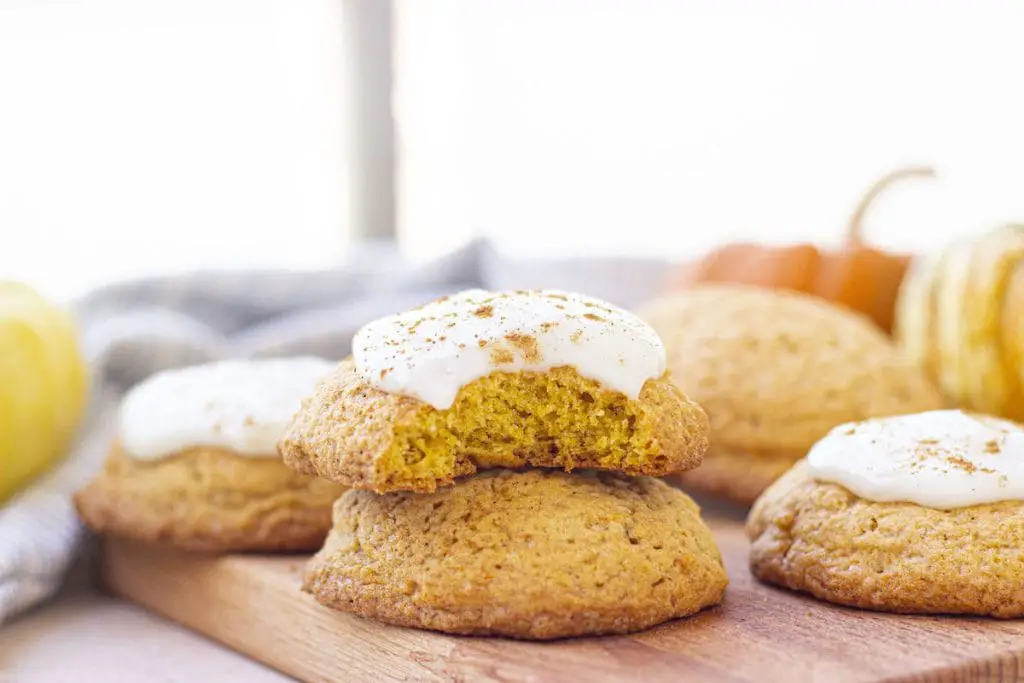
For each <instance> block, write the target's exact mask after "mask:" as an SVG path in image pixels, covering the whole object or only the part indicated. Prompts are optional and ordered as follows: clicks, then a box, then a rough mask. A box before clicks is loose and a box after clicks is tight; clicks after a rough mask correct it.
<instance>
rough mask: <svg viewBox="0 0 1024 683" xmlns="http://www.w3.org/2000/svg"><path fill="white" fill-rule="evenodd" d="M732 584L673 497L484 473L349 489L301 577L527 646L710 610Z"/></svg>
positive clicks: (695, 515)
mask: <svg viewBox="0 0 1024 683" xmlns="http://www.w3.org/2000/svg"><path fill="white" fill-rule="evenodd" d="M727 582H728V580H727V578H726V574H725V570H724V569H723V566H722V560H721V558H720V556H719V552H718V548H717V546H716V545H715V541H714V538H713V537H712V536H711V532H710V531H709V530H708V528H707V527H706V526H705V525H704V523H703V521H701V519H700V511H699V510H698V508H697V506H696V504H694V502H693V501H692V500H690V499H689V498H688V497H687V496H686V495H685V494H684V493H682V492H681V491H679V490H677V489H674V488H672V487H670V486H668V485H666V484H665V483H663V482H661V481H659V480H657V479H651V478H648V477H637V478H630V477H625V476H622V475H619V474H615V473H610V472H601V473H595V472H593V471H590V472H586V473H574V474H566V473H564V472H560V471H557V470H527V471H523V472H514V471H510V470H490V471H487V472H484V473H481V474H479V475H477V476H475V477H471V478H469V479H466V480H465V481H461V482H460V483H459V485H458V486H454V487H449V488H445V489H441V490H439V491H437V492H435V493H432V494H421V493H407V492H402V493H391V494H386V495H374V494H372V493H368V492H364V491H348V492H347V493H345V495H343V496H342V497H341V498H340V499H339V500H338V502H337V504H336V505H335V509H334V528H333V530H332V531H331V534H330V536H329V537H328V539H327V542H326V543H325V545H324V548H323V550H321V551H320V552H319V553H317V555H316V556H314V557H313V559H312V560H311V561H310V562H309V565H308V567H307V569H306V572H305V576H304V588H305V590H306V591H308V592H310V593H312V594H313V595H314V596H315V597H316V599H317V600H318V601H319V602H320V603H321V604H323V605H326V606H328V607H333V608H335V609H339V610H343V611H346V612H352V613H355V614H359V615H361V616H364V617H371V618H374V619H378V620H380V621H384V622H387V623H391V624H397V625H400V626H412V627H417V628H425V629H433V630H438V631H446V632H449V633H463V634H473V635H501V636H511V637H513V638H530V639H549V638H561V637H567V636H582V635H598V634H606V633H625V632H629V631H637V630H640V629H644V628H648V627H650V626H654V625H655V624H659V623H661V622H663V621H667V620H669V619H675V618H677V617H683V616H687V615H689V614H693V613H695V612H697V611H699V610H701V609H703V608H705V607H708V606H710V605H714V604H716V603H718V602H719V601H720V600H721V599H722V595H723V592H724V591H725V587H726V583H727Z"/></svg>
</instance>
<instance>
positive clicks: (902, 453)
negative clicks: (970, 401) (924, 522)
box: [807, 410, 1024, 510]
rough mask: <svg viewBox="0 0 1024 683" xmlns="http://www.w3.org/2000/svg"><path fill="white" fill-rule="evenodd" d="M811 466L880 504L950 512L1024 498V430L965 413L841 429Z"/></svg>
mask: <svg viewBox="0 0 1024 683" xmlns="http://www.w3.org/2000/svg"><path fill="white" fill-rule="evenodd" d="M807 464H808V469H809V472H810V474H811V476H813V477H814V478H815V479H818V480H820V481H826V482H832V483H835V484H839V485H841V486H844V487H846V488H847V489H849V490H850V491H852V492H853V493H855V494H857V495H858V496H860V497H861V498H865V499H867V500H872V501H876V502H896V501H902V502H909V503H917V504H918V505H923V506H926V507H931V508H937V509H940V510H949V509H953V508H959V507H968V506H971V505H983V504H986V503H997V502H1000V501H1008V500H1012V501H1019V500H1024V428H1022V427H1021V426H1020V425H1018V424H1015V423H1013V422H1009V421H1007V420H1000V419H997V418H994V417H987V416H983V415H974V414H968V413H964V412H962V411H959V410H935V411H931V412H926V413H918V414H916V415H904V416H900V417H887V418H879V419H873V420H866V421H864V422H854V423H850V424H846V425H841V426H839V427H836V428H835V429H833V430H832V431H831V432H829V434H828V435H827V436H826V437H825V438H824V439H822V440H821V441H819V442H818V443H817V444H815V445H814V447H813V448H811V450H810V452H809V453H808V455H807Z"/></svg>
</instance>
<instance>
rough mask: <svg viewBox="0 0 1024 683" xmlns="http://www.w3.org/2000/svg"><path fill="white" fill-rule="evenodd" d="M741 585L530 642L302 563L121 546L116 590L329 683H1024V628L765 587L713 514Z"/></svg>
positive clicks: (114, 565) (740, 541) (736, 523)
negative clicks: (328, 588)
mask: <svg viewBox="0 0 1024 683" xmlns="http://www.w3.org/2000/svg"><path fill="white" fill-rule="evenodd" d="M706 516H707V518H708V521H709V523H710V524H711V526H712V528H713V529H714V530H715V533H716V535H717V537H718V541H719V544H720V546H721V548H722V552H723V554H724V555H725V559H726V564H727V567H728V570H729V576H730V579H731V582H732V583H731V584H730V586H729V590H728V592H727V594H726V600H725V603H724V604H723V605H721V606H720V607H717V608H714V609H711V610H708V611H706V612H703V613H701V614H700V615H698V616H696V617H693V618H690V619H684V620H680V621H675V622H671V623H669V624H665V625H662V626H660V627H657V628H654V629H651V630H649V631H646V632H643V633H638V634H634V635H631V636H617V637H607V638H582V639H575V640H564V641H557V642H552V643H529V642H518V641H512V640H503V639H497V638H473V637H453V636H445V635H441V634H437V633H431V632H427V631H418V630H415V629H403V628H397V627H392V626H385V625H383V624H378V623H376V622H373V621H370V620H366V619H361V618H358V617H354V616H350V615H347V614H339V613H335V612H332V611H330V610H327V609H325V608H322V607H320V606H319V605H318V604H317V603H316V602H315V601H314V600H313V599H312V598H311V597H310V596H309V595H306V594H304V593H302V592H300V591H299V588H298V585H299V574H300V571H301V567H302V564H303V558H302V557H285V558H280V557H277V558H270V557H252V556H249V557H246V556H228V557H222V558H210V557H203V556H190V555H186V554H182V553H178V552H174V551H169V550H164V549H154V548H151V547H146V546H141V545H136V544H131V543H125V542H119V541H115V542H110V543H108V544H107V546H106V551H105V576H106V580H107V583H108V586H109V587H110V589H111V590H112V591H114V592H115V593H117V594H119V595H121V596H124V597H126V598H128V599H129V600H132V601H135V602H137V603H140V604H142V605H144V606H146V607H148V608H150V609H152V610H153V611H155V612H157V613H160V614H163V615H165V616H167V617H169V618H170V619H173V620H174V621H177V622H180V623H182V624H184V625H185V626H188V627H189V628H192V629H194V630H196V631H198V632H200V633H203V634H205V635H207V636H209V637H210V638H213V639H215V640H218V641H220V642H222V643H224V644H226V645H228V646H229V647H232V648H234V649H236V650H238V651H240V652H242V653H245V654H247V655H249V656H250V657H253V658H254V659H257V660H260V661H262V662H265V663H266V664H268V665H270V666H272V667H274V668H276V669H278V670H280V671H283V672H285V673H287V674H289V675H291V676H294V677H296V678H298V679H299V680H302V681H306V682H308V683H314V682H320V681H346V682H347V681H362V680H366V681H467V682H468V681H473V682H475V681H517V682H518V681H566V682H573V683H575V682H577V681H587V682H598V681H632V680H642V681H649V682H652V683H661V682H668V681H673V682H678V681H684V682H686V681H707V682H709V683H718V682H722V683H724V682H727V681H784V682H786V683H799V682H801V681H820V682H822V683H844V682H847V681H883V680H884V681H921V682H925V681H936V682H943V683H946V682H950V683H952V682H957V683H960V682H968V681H1018V680H1024V622H1022V621H994V620H990V619H964V618H952V617H911V616H896V615H887V614H876V613H871V612H862V611H857V610H852V609H846V608H842V607H835V606H832V605H828V604H824V603H820V602H817V601H815V600H814V599H811V598H808V597H804V596H800V595H796V594H793V593H789V592H786V591H782V590H777V589H773V588H769V587H767V586H763V585H760V584H758V583H757V582H755V581H754V580H753V579H752V578H751V576H750V574H749V573H748V571H747V559H746V554H747V541H746V538H745V537H744V536H743V531H742V522H741V521H740V517H739V516H738V515H736V514H732V515H723V514H720V513H714V514H709V515H706Z"/></svg>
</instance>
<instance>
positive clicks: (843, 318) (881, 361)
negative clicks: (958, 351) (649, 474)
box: [640, 285, 942, 504]
mask: <svg viewBox="0 0 1024 683" xmlns="http://www.w3.org/2000/svg"><path fill="white" fill-rule="evenodd" d="M640 315H641V317H643V318H644V319H645V320H647V321H648V322H649V323H650V324H651V325H652V326H653V327H654V329H655V330H657V331H658V333H659V334H660V335H661V337H662V339H663V340H664V342H665V348H666V351H667V355H668V367H669V369H670V370H671V372H672V377H673V379H674V380H675V381H677V382H678V383H679V384H680V385H681V386H684V387H686V391H687V393H688V394H689V396H690V397H691V398H692V399H693V400H695V401H696V402H698V403H699V404H700V405H701V406H702V407H703V408H704V409H705V410H706V411H707V414H708V418H709V419H710V421H711V447H710V448H709V450H708V452H707V454H706V455H705V457H704V463H703V465H702V466H701V467H700V468H699V469H696V470H694V471H692V472H688V473H687V474H685V475H684V477H683V481H684V482H685V483H686V484H687V486H688V487H690V488H693V489H695V490H701V491H705V492H708V493H713V494H717V495H720V496H723V497H726V498H729V499H732V500H734V501H736V502H740V503H745V504H749V503H751V502H753V500H754V499H755V498H756V497H757V496H758V494H760V493H761V492H762V491H763V490H764V489H765V488H766V487H767V486H768V485H769V484H770V483H771V482H772V481H774V479H775V478H777V477H778V476H780V475H781V474H782V473H783V472H785V471H786V470H787V469H789V467H791V466H792V464H793V463H794V462H796V461H797V460H798V459H800V458H802V457H803V456H804V455H805V454H806V453H807V449H808V448H810V447H811V445H812V444H813V443H814V442H815V441H817V440H818V439H820V438H821V437H823V436H824V435H825V434H826V433H827V432H828V431H829V430H830V429H831V428H832V427H835V426H836V425H838V424H842V423H844V422H849V421H852V420H862V419H865V418H869V417H876V416H884V415H897V414H904V413H913V412H918V411H922V410H932V409H935V408H940V407H942V400H941V398H940V396H939V394H938V392H937V391H936V390H935V388H934V387H933V386H932V385H931V384H930V383H929V382H928V380H927V379H926V378H925V377H924V375H923V374H922V373H921V371H920V370H919V369H917V368H916V367H914V366H913V365H912V364H911V363H910V362H908V361H907V360H906V359H904V358H902V357H901V356H900V355H899V354H898V352H897V351H896V349H895V347H894V346H893V344H892V342H891V341H890V340H889V339H888V337H886V336H885V335H884V334H883V333H882V332H881V331H880V330H879V329H878V328H876V327H875V326H874V325H873V324H872V323H871V322H870V321H869V320H868V319H867V318H865V317H863V316H861V315H858V314H855V313H853V312H851V311H848V310H846V309H843V308H839V307H837V306H834V305H832V304H829V303H826V302H824V301H821V300H819V299H816V298H813V297H810V296H807V295H803V294H797V293H792V292H782V291H774V290H767V289H759V288H753V287H743V286H728V285H717V286H713V285H709V286H703V287H698V288H694V289H692V290H690V291H686V292H680V293H677V294H672V295H669V296H666V297H663V298H661V299H658V300H656V301H653V302H651V303H650V304H648V305H647V306H646V307H644V308H643V309H642V310H641V311H640Z"/></svg>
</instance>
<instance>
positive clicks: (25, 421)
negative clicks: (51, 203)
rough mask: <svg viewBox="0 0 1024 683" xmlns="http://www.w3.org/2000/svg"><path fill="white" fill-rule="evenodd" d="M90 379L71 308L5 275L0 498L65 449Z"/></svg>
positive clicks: (1, 292) (0, 286)
mask: <svg viewBox="0 0 1024 683" xmlns="http://www.w3.org/2000/svg"><path fill="white" fill-rule="evenodd" d="M88 384H89V381H88V371H87V367H86V363H85V360H84V358H83V357H82V354H81V351H80V349H79V344H78V338H77V334H76V331H75V327H74V325H73V323H72V320H71V318H70V316H69V315H68V313H67V312H66V311H64V310H63V309H61V308H59V307H57V306H54V305H53V304H52V303H50V302H48V301H47V300H45V299H44V298H43V297H41V296H40V295H39V294H38V293H36V292H35V291H34V290H33V289H31V288H30V287H28V286H26V285H23V284H20V283H16V282H4V281H0V502H2V501H4V500H6V499H7V498H9V497H10V496H11V495H12V494H13V493H15V492H16V491H17V490H19V489H20V488H21V487H22V486H23V485H25V484H26V483H28V482H29V481H30V480H32V479H33V478H34V477H35V476H37V475H38V474H39V473H41V472H42V471H43V470H45V469H46V468H47V467H48V466H49V465H50V464H51V463H53V462H54V460H56V459H57V458H58V457H60V456H61V455H62V454H64V453H65V452H66V451H67V449H68V447H69V446H70V443H71V440H72V439H73V437H74V435H75V432H76V430H77V428H78V424H79V422H80V420H81V418H82V414H83V412H84V410H85V404H86V399H87V394H88Z"/></svg>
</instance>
